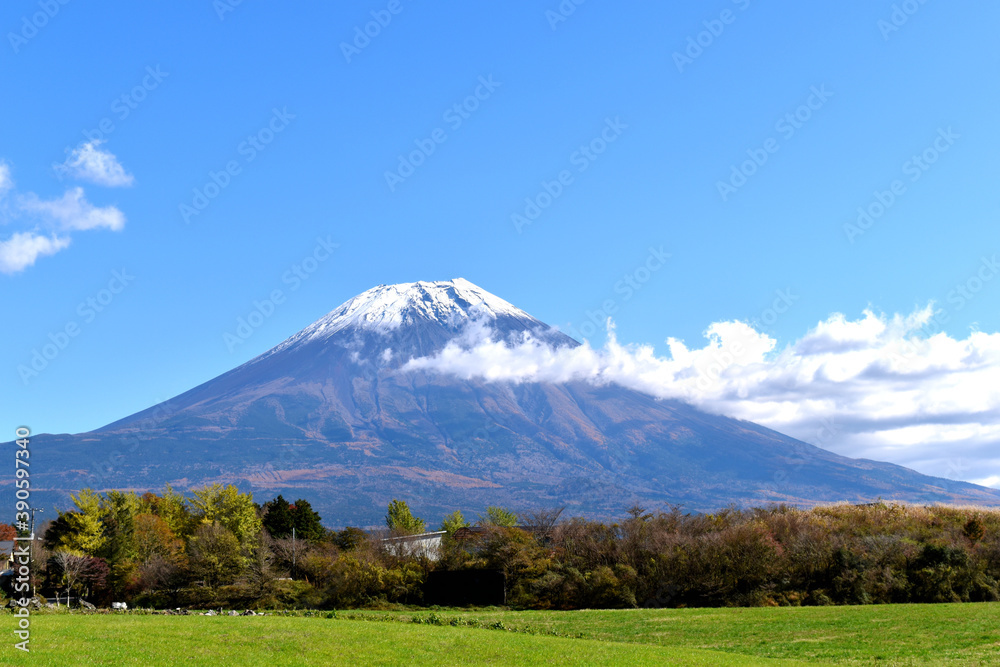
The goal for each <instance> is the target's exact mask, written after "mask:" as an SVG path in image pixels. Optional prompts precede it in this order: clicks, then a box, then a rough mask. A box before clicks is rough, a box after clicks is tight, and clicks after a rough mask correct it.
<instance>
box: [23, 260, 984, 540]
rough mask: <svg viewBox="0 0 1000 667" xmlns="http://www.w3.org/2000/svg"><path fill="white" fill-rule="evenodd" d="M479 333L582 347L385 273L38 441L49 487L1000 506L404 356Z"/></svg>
mask: <svg viewBox="0 0 1000 667" xmlns="http://www.w3.org/2000/svg"><path fill="white" fill-rule="evenodd" d="M472 327H475V328H477V329H478V330H479V331H488V332H490V335H492V336H493V338H494V339H495V340H499V341H516V340H519V339H523V338H524V337H525V336H530V337H531V338H532V339H534V340H537V341H542V342H544V343H546V344H548V345H551V346H553V347H560V346H577V345H579V344H580V343H578V342H577V341H575V340H574V339H572V338H570V337H569V336H566V335H565V334H563V333H561V332H559V331H558V330H556V329H554V328H552V327H550V326H548V325H546V324H545V323H543V322H541V321H539V320H537V319H535V318H534V317H532V316H530V315H528V314H527V313H525V312H524V311H522V310H520V309H518V308H517V307H515V306H513V305H512V304H510V303H508V302H507V301H504V300H503V299H500V298H499V297H496V296H494V295H493V294H490V293H489V292H487V291H485V290H483V289H481V288H479V287H477V286H476V285H473V284H472V283H470V282H468V281H466V280H463V279H455V280H451V281H442V282H416V283H406V284H399V285H380V286H378V287H375V288H373V289H370V290H368V291H366V292H364V293H362V294H360V295H358V296H356V297H354V298H353V299H350V300H349V301H347V302H346V303H344V304H342V305H341V306H339V307H338V308H336V309H335V310H333V311H332V312H331V313H329V314H328V315H326V316H325V317H323V318H321V319H320V320H318V321H316V322H315V323H313V324H312V325H310V326H308V327H306V328H305V329H303V330H302V331H300V332H299V333H297V334H295V335H294V336H292V337H291V338H289V339H287V340H285V341H284V342H282V343H281V344H279V345H277V346H276V347H274V348H272V349H271V350H269V351H267V352H265V353H264V354H262V355H260V356H258V357H256V358H254V359H252V360H250V361H248V362H247V363H245V364H243V365H242V366H239V367H238V368H235V369H233V370H231V371H229V372H227V373H224V374H223V375H220V376H219V377H217V378H215V379H213V380H210V381H208V382H206V383H204V384H202V385H200V386H198V387H195V388H194V389H191V390H190V391H188V392H186V393H183V394H181V395H179V396H177V397H175V398H173V399H171V400H169V401H166V402H165V403H162V404H160V405H157V406H154V407H151V408H149V409H147V410H144V411H142V412H139V413H136V414H134V415H131V416H129V417H125V418H124V419H121V420H119V421H117V422H114V423H112V424H109V425H107V426H105V427H103V428H100V429H97V430H95V431H91V432H89V433H82V434H77V435H39V436H36V437H35V438H33V440H32V487H33V489H34V493H35V495H36V497H39V496H40V500H41V501H43V502H48V503H55V505H56V506H57V507H61V508H63V509H66V508H68V506H69V503H68V498H67V494H68V493H70V492H75V491H77V490H79V489H81V488H86V487H90V488H94V489H96V490H107V489H126V488H131V489H136V490H138V491H145V490H154V491H155V490H160V489H162V488H163V486H164V485H165V484H167V483H169V484H171V485H172V486H174V488H176V489H179V490H184V489H187V488H191V487H195V486H201V485H204V484H209V483H214V482H221V483H233V484H236V485H237V486H239V487H240V488H242V489H244V490H251V491H253V492H254V495H255V496H256V497H257V498H258V499H267V498H270V497H272V496H274V495H276V494H278V493H282V494H284V495H285V496H286V497H289V498H300V497H301V498H306V499H308V500H309V501H310V502H311V503H312V505H313V506H314V507H315V508H316V509H317V510H318V511H319V512H320V513H321V514H322V516H323V517H324V520H325V521H326V522H327V523H328V524H329V525H334V526H341V525H347V524H352V525H362V526H365V525H375V524H378V523H379V522H380V519H381V517H382V515H383V514H384V511H385V507H386V505H387V504H388V502H389V501H390V500H391V499H392V498H401V499H405V500H407V501H408V502H409V503H410V505H411V507H413V508H414V510H415V513H416V514H417V515H419V516H424V517H425V518H427V519H428V520H429V521H430V522H431V523H433V522H435V521H437V520H438V518H439V517H440V516H442V515H444V514H445V513H447V512H450V511H453V510H455V509H462V510H465V511H466V512H467V513H470V512H471V513H473V514H474V513H476V512H481V511H482V510H483V509H484V508H485V507H486V506H487V505H504V506H508V507H511V508H513V509H515V510H526V509H539V508H551V507H556V506H563V505H565V506H567V512H568V513H569V514H571V515H579V516H592V517H611V516H620V515H621V514H622V512H623V511H624V509H625V508H626V507H628V506H629V505H631V504H633V503H636V502H638V503H641V504H644V505H646V506H649V507H656V506H662V505H664V504H667V503H671V504H681V505H682V506H683V508H684V509H686V510H695V511H711V510H715V509H717V508H719V507H722V506H726V505H729V504H736V505H741V506H745V505H751V504H766V503H772V502H787V503H792V504H796V505H801V506H811V505H815V504H817V503H823V502H835V501H850V502H866V501H871V500H874V499H875V498H878V497H882V498H884V499H896V500H902V501H910V502H919V503H934V502H949V503H976V504H986V505H997V504H1000V491H997V490H995V489H988V488H984V487H979V486H976V485H973V484H967V483H964V482H957V481H951V480H945V479H939V478H934V477H928V476H925V475H922V474H919V473H917V472H914V471H912V470H909V469H906V468H903V467H900V466H896V465H891V464H887V463H879V462H875V461H869V460H860V459H850V458H845V457H843V456H838V455H836V454H833V453H832V452H829V451H826V450H823V449H820V448H818V447H814V446H812V445H809V444H807V443H804V442H801V441H798V440H795V439H793V438H790V437H787V436H784V435H782V434H780V433H777V432H775V431H772V430H770V429H767V428H764V427H762V426H759V425H757V424H753V423H750V422H746V421H739V420H736V419H730V418H727V417H722V416H718V415H712V414H708V413H705V412H702V411H700V410H698V409H696V408H694V407H692V406H690V405H687V404H685V403H682V402H679V401H675V400H658V399H656V398H653V397H651V396H648V395H645V394H642V393H639V392H636V391H633V390H630V389H626V388H624V387H621V386H618V385H614V384H605V385H602V386H597V385H593V384H590V383H586V382H566V383H560V384H545V383H527V382H525V383H519V384H513V383H504V382H487V381H485V380H481V379H462V378H456V377H454V376H451V375H446V374H440V373H435V372H431V371H429V370H409V369H408V368H406V367H405V366H406V362H407V361H409V360H411V359H413V358H418V357H428V356H431V355H434V354H436V353H438V352H440V351H441V350H442V349H444V348H445V346H446V345H448V344H449V342H452V341H455V340H456V339H459V340H460V339H461V338H462V336H465V335H467V333H468V332H469V330H470V328H472ZM47 496H48V497H49V500H46V497H47Z"/></svg>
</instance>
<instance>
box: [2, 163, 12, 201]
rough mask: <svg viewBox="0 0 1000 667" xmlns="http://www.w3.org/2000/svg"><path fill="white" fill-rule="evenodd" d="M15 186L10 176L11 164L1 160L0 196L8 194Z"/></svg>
mask: <svg viewBox="0 0 1000 667" xmlns="http://www.w3.org/2000/svg"><path fill="white" fill-rule="evenodd" d="M13 187H14V180H13V179H12V178H11V177H10V165H9V164H7V163H6V162H3V161H2V160H0V197H3V196H4V195H6V194H7V193H8V192H9V191H10V190H11V189H12V188H13Z"/></svg>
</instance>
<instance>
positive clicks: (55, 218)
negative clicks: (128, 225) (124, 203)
mask: <svg viewBox="0 0 1000 667" xmlns="http://www.w3.org/2000/svg"><path fill="white" fill-rule="evenodd" d="M13 190H14V181H13V179H12V178H11V168H10V165H9V164H7V163H6V162H4V161H3V160H0V225H2V226H3V227H0V229H2V228H4V227H6V228H13V231H10V232H7V233H6V234H5V236H7V238H0V273H7V274H12V273H18V272H20V271H23V270H25V269H27V268H28V267H29V266H33V265H34V263H35V261H36V260H37V259H38V258H39V257H44V256H46V255H54V254H55V253H57V252H59V251H60V250H63V249H65V248H68V247H69V244H70V240H71V239H70V236H69V233H70V232H80V231H88V230H93V229H110V230H113V231H121V230H122V229H124V228H125V215H124V214H123V213H122V212H121V211H120V210H118V209H117V208H116V207H114V206H103V207H100V206H94V205H93V204H91V203H90V202H89V201H87V197H86V195H85V194H84V192H83V188H80V187H76V188H71V189H69V190H67V191H66V192H65V193H63V196H62V197H60V198H58V199H51V200H43V199H41V198H39V197H38V195H36V194H35V193H33V192H28V193H25V194H20V195H16V194H15V195H11V196H10V197H8V196H7V195H8V193H11V192H12V191H13ZM22 218H27V219H28V224H27V225H26V224H24V221H22Z"/></svg>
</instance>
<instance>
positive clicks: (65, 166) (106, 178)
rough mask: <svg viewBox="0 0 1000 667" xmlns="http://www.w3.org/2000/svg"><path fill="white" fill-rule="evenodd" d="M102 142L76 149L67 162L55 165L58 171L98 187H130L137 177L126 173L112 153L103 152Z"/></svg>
mask: <svg viewBox="0 0 1000 667" xmlns="http://www.w3.org/2000/svg"><path fill="white" fill-rule="evenodd" d="M102 143H104V142H103V141H101V140H96V141H87V142H84V143H82V144H80V145H79V146H77V147H76V148H74V149H73V150H72V151H71V152H70V154H69V157H67V158H66V161H65V162H63V163H62V164H57V165H55V169H56V171H58V172H60V173H66V174H69V175H70V176H72V177H74V178H79V179H82V180H84V181H90V182H91V183H97V184H98V185H106V186H108V187H112V188H114V187H121V186H129V185H132V183H134V182H135V177H134V176H132V174H130V173H128V172H126V171H125V168H124V167H122V166H121V164H120V163H119V162H118V158H116V157H115V156H114V155H113V154H112V153H111V152H110V151H106V150H101V149H100V148H99V146H100V145H101V144H102Z"/></svg>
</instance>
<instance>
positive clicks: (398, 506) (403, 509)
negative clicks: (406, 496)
mask: <svg viewBox="0 0 1000 667" xmlns="http://www.w3.org/2000/svg"><path fill="white" fill-rule="evenodd" d="M385 525H386V526H388V527H389V530H391V531H393V532H397V533H404V534H406V535H416V534H418V533H422V532H424V530H425V529H426V527H427V524H426V523H425V522H424V520H423V519H418V518H417V517H415V516H413V513H412V512H411V511H410V506H409V505H407V504H406V501H405V500H397V499H395V498H394V499H393V501H392V502H391V503H389V508H388V511H387V512H386V515H385Z"/></svg>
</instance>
